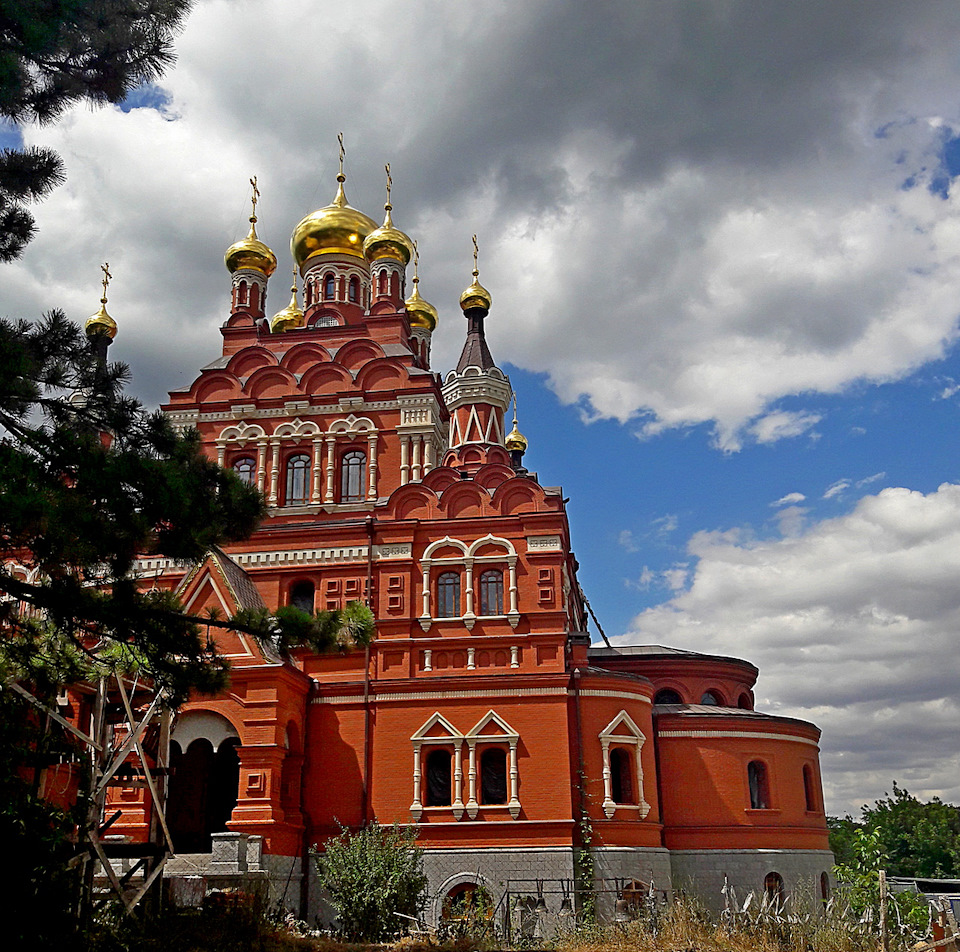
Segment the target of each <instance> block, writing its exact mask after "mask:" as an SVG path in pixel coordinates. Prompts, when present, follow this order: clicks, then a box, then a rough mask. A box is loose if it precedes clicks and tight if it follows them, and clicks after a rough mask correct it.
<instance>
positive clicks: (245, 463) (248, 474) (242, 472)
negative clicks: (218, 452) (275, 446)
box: [233, 456, 257, 486]
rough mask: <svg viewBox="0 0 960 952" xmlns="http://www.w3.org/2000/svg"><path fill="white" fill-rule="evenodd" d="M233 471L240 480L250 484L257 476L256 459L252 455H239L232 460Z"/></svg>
mask: <svg viewBox="0 0 960 952" xmlns="http://www.w3.org/2000/svg"><path fill="white" fill-rule="evenodd" d="M233 471H234V472H235V473H236V474H237V475H238V476H239V477H240V482H242V483H246V484H247V485H248V486H252V485H253V481H254V480H255V479H256V478H257V461H256V460H255V459H254V458H253V457H252V456H241V457H240V459H238V460H235V461H234V464H233Z"/></svg>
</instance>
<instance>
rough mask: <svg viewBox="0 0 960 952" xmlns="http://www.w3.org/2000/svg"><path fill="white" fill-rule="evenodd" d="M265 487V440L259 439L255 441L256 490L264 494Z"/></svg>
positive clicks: (264, 438) (263, 438)
mask: <svg viewBox="0 0 960 952" xmlns="http://www.w3.org/2000/svg"><path fill="white" fill-rule="evenodd" d="M266 485H267V440H266V437H260V439H258V440H257V489H259V490H260V492H265V490H266Z"/></svg>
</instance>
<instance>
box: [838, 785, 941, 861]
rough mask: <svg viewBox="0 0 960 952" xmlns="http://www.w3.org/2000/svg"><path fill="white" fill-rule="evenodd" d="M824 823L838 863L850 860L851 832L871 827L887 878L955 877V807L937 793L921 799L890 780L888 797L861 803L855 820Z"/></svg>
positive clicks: (852, 833) (852, 839)
mask: <svg viewBox="0 0 960 952" xmlns="http://www.w3.org/2000/svg"><path fill="white" fill-rule="evenodd" d="M828 824H829V826H830V848H831V849H832V850H833V852H834V855H835V856H836V858H837V862H838V863H844V864H848V863H850V862H851V861H852V852H851V851H852V844H853V843H854V841H855V840H856V837H857V834H858V833H859V832H860V831H863V830H872V831H875V832H876V833H877V836H878V837H879V839H878V843H879V848H880V850H881V851H882V853H883V854H884V855H885V856H886V857H887V872H888V873H889V874H890V875H891V876H914V877H918V878H930V879H952V878H956V877H960V807H956V806H954V805H952V804H949V803H943V802H942V801H941V800H939V799H938V798H937V797H934V798H933V800H931V801H930V802H929V803H924V802H923V801H921V800H918V799H917V798H916V797H915V796H913V795H912V794H910V793H908V792H907V791H906V790H904V789H903V788H902V787H899V786H897V784H896V783H894V785H893V795H892V796H890V795H888V796H887V797H885V798H884V799H882V800H877V801H876V802H875V803H874V805H873V806H872V807H870V806H865V807H863V808H862V810H861V819H860V820H859V821H857V820H854V819H853V818H852V817H849V816H848V817H843V818H840V817H830V818H829V819H828Z"/></svg>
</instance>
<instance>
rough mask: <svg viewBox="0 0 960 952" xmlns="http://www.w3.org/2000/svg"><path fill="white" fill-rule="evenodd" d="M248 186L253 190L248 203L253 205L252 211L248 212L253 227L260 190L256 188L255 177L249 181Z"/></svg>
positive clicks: (255, 221) (255, 220)
mask: <svg viewBox="0 0 960 952" xmlns="http://www.w3.org/2000/svg"><path fill="white" fill-rule="evenodd" d="M250 185H251V186H252V188H253V192H252V194H251V195H250V201H251V202H252V203H253V211H251V212H250V224H251V225H255V224H256V223H257V201H258V200H259V198H260V189H258V188H257V177H256V175H254V177H253V178H252V179H250Z"/></svg>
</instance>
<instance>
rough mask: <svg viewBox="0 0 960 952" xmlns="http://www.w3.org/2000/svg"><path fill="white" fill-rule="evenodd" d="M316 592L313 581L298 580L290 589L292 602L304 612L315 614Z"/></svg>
mask: <svg viewBox="0 0 960 952" xmlns="http://www.w3.org/2000/svg"><path fill="white" fill-rule="evenodd" d="M315 593H316V589H315V588H314V585H313V582H297V584H296V585H294V586H293V588H291V589H290V604H291V605H293V607H294V608H299V609H300V611H302V612H307V613H308V614H310V615H312V614H313V599H314V595H315Z"/></svg>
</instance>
